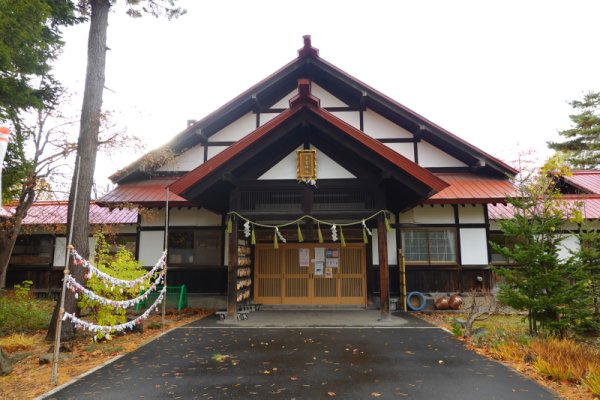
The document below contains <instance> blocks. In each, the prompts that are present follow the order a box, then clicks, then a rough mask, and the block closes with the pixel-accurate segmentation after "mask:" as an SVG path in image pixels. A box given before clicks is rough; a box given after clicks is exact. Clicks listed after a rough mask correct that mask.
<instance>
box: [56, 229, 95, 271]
mask: <svg viewBox="0 0 600 400" xmlns="http://www.w3.org/2000/svg"><path fill="white" fill-rule="evenodd" d="M66 243H67V238H66V237H64V236H61V237H57V238H56V240H55V241H54V260H53V263H52V265H54V266H55V267H64V266H65V250H66ZM88 246H89V249H90V256H89V257H88V260H92V263H93V260H94V257H95V256H96V239H94V238H93V237H90V238H88ZM75 250H77V249H75Z"/></svg>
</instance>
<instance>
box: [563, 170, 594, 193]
mask: <svg viewBox="0 0 600 400" xmlns="http://www.w3.org/2000/svg"><path fill="white" fill-rule="evenodd" d="M571 174H572V175H571V176H562V179H563V180H564V181H565V182H567V183H569V184H571V185H573V186H575V187H576V188H578V189H581V190H583V191H585V192H587V193H590V194H600V171H585V170H584V171H581V170H577V171H572V172H571Z"/></svg>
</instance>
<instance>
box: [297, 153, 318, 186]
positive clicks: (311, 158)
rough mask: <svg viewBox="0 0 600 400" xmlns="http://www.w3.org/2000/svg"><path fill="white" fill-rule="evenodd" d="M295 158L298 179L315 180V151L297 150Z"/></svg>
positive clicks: (304, 180)
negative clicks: (296, 160)
mask: <svg viewBox="0 0 600 400" xmlns="http://www.w3.org/2000/svg"><path fill="white" fill-rule="evenodd" d="M297 159H298V180H299V181H303V182H306V181H315V180H317V151H316V150H314V149H313V150H297Z"/></svg>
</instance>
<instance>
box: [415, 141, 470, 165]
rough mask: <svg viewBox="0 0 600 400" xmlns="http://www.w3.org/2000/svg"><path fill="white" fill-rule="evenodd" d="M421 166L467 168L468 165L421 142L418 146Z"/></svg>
mask: <svg viewBox="0 0 600 400" xmlns="http://www.w3.org/2000/svg"><path fill="white" fill-rule="evenodd" d="M417 146H418V151H419V165H420V166H422V167H425V168H429V167H465V166H467V164H465V163H463V162H462V161H459V160H457V159H456V158H454V157H452V156H450V155H448V154H446V153H445V152H443V151H442V150H440V149H438V148H437V147H435V146H433V145H431V144H430V143H427V142H426V141H424V140H421V141H420V142H419V143H418V144H417Z"/></svg>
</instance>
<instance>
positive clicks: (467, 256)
mask: <svg viewBox="0 0 600 400" xmlns="http://www.w3.org/2000/svg"><path fill="white" fill-rule="evenodd" d="M459 231H460V255H461V261H462V265H487V264H488V252H487V238H486V235H485V228H461V229H459Z"/></svg>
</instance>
